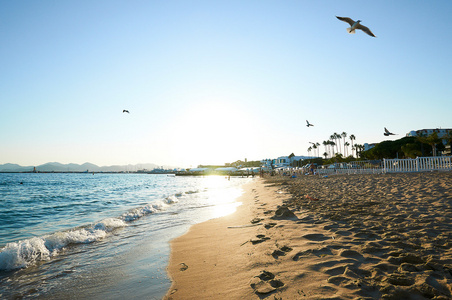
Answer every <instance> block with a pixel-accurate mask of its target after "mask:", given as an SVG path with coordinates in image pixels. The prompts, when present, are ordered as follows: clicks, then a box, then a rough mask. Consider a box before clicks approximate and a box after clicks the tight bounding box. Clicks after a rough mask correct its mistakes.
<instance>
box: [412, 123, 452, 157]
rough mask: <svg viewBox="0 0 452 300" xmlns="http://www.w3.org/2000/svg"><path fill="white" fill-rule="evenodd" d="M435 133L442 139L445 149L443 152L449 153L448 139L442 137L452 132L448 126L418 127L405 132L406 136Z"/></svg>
mask: <svg viewBox="0 0 452 300" xmlns="http://www.w3.org/2000/svg"><path fill="white" fill-rule="evenodd" d="M435 132H436V133H437V134H438V137H439V138H440V139H441V140H442V142H443V144H444V145H445V146H446V151H444V152H443V155H444V154H448V155H450V154H451V147H450V145H447V144H448V140H447V139H443V137H444V136H446V135H448V134H452V129H450V128H445V129H442V128H436V129H419V130H412V131H410V132H408V133H407V134H406V136H421V135H423V136H429V135H431V134H433V133H435Z"/></svg>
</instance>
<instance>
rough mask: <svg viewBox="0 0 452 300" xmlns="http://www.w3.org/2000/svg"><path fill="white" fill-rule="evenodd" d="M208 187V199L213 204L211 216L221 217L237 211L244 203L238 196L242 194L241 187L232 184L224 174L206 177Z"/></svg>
mask: <svg viewBox="0 0 452 300" xmlns="http://www.w3.org/2000/svg"><path fill="white" fill-rule="evenodd" d="M206 180H207V182H206V189H207V192H208V193H209V197H208V199H209V200H208V201H209V204H210V205H212V206H213V209H212V212H211V218H219V217H223V216H226V215H229V214H232V213H234V212H235V211H236V209H237V207H238V206H240V205H241V204H242V203H241V202H237V201H236V200H237V198H238V197H239V196H240V195H242V193H243V191H242V189H241V188H240V187H237V186H235V185H232V186H231V183H230V182H229V180H227V179H226V178H225V177H223V176H209V177H208V178H206Z"/></svg>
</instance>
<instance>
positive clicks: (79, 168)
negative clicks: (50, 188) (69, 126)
mask: <svg viewBox="0 0 452 300" xmlns="http://www.w3.org/2000/svg"><path fill="white" fill-rule="evenodd" d="M34 167H35V166H32V167H24V166H20V165H18V164H3V165H0V172H32V171H33V169H34ZM155 168H159V166H157V165H156V164H136V165H122V166H120V165H114V166H104V167H99V166H96V165H95V164H91V163H84V164H82V165H78V164H61V163H57V162H50V163H46V164H43V165H39V166H36V170H37V171H38V172H85V171H88V172H135V171H138V170H143V169H146V170H149V171H150V170H153V169H155Z"/></svg>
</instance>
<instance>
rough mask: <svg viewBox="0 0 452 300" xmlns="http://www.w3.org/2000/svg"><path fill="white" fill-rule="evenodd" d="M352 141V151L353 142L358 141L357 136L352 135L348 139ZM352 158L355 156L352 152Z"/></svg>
mask: <svg viewBox="0 0 452 300" xmlns="http://www.w3.org/2000/svg"><path fill="white" fill-rule="evenodd" d="M348 138H349V139H350V141H351V142H352V150H353V148H354V147H353V141H354V140H356V136H355V135H354V134H350V136H349V137H348ZM352 156H353V151H352Z"/></svg>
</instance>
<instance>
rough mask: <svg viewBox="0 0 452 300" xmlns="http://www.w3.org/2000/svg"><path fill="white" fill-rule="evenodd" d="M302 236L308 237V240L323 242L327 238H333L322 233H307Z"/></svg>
mask: <svg viewBox="0 0 452 300" xmlns="http://www.w3.org/2000/svg"><path fill="white" fill-rule="evenodd" d="M302 237H303V238H305V239H307V240H310V241H316V242H321V241H326V240H329V239H331V237H329V236H326V235H323V234H321V233H311V234H305V235H303V236H302Z"/></svg>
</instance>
